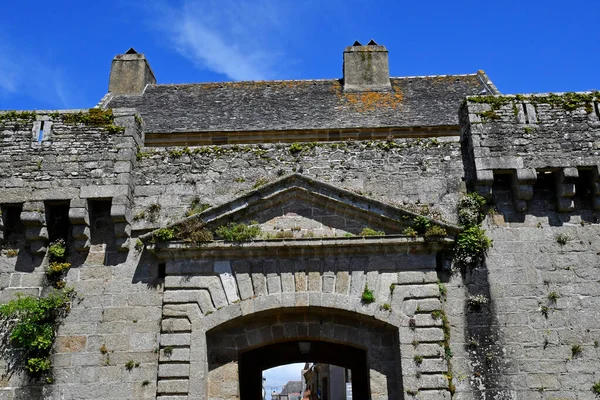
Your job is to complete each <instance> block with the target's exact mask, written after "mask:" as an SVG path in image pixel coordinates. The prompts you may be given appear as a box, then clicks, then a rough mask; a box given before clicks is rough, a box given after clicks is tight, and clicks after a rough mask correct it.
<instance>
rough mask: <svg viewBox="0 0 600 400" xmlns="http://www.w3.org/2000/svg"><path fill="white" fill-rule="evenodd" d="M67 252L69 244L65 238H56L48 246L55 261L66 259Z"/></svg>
mask: <svg viewBox="0 0 600 400" xmlns="http://www.w3.org/2000/svg"><path fill="white" fill-rule="evenodd" d="M66 252H67V246H66V244H65V241H64V240H63V239H58V240H55V241H54V242H52V243H50V246H48V253H49V254H50V258H51V259H52V260H53V261H61V260H64V258H65V256H66Z"/></svg>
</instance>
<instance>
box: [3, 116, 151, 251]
mask: <svg viewBox="0 0 600 400" xmlns="http://www.w3.org/2000/svg"><path fill="white" fill-rule="evenodd" d="M0 140H1V144H0V146H1V149H2V154H3V156H2V158H0V182H1V188H2V194H1V195H0V204H1V205H2V208H3V212H4V213H9V214H11V215H13V214H14V215H13V216H11V217H10V218H8V219H11V220H14V221H20V222H21V223H22V224H23V225H24V226H25V229H24V232H23V233H24V236H25V240H26V242H27V243H28V244H29V249H30V251H31V252H32V253H34V254H43V253H45V251H46V246H47V244H48V241H49V240H50V239H51V238H52V237H53V236H54V238H56V237H57V236H62V235H61V234H59V233H58V232H59V231H61V230H63V229H64V228H61V227H60V226H59V225H61V224H64V223H66V222H67V221H69V223H70V224H71V225H72V238H73V240H74V247H75V248H76V249H78V250H85V249H88V248H89V246H90V209H91V208H93V207H94V204H96V203H98V204H96V208H97V209H98V208H106V207H108V210H109V211H107V213H108V214H110V220H111V221H112V223H113V224H114V233H115V235H116V236H117V237H119V238H120V239H121V240H120V244H119V245H123V246H124V247H123V248H124V249H125V248H126V247H127V246H126V244H127V241H128V237H129V233H130V228H129V223H130V220H131V212H130V208H131V204H132V201H133V197H132V193H133V181H132V175H131V172H132V169H133V164H134V163H135V162H136V148H137V147H139V146H141V145H143V130H142V126H141V119H140V118H139V117H138V116H137V114H136V113H135V111H134V110H128V109H117V110H112V109H90V110H61V111H7V112H2V113H0ZM100 203H102V204H100ZM17 214H19V215H17ZM53 214H54V216H52V215H53ZM4 219H5V220H6V218H4ZM48 219H52V220H56V221H60V222H59V223H58V224H55V225H53V224H52V223H51V222H50V221H48ZM6 225H7V224H4V223H0V235H1V236H0V237H4V236H8V235H9V233H10V232H11V229H12V228H10V226H6ZM8 225H10V224H8Z"/></svg>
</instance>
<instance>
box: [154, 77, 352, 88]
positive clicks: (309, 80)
mask: <svg viewBox="0 0 600 400" xmlns="http://www.w3.org/2000/svg"><path fill="white" fill-rule="evenodd" d="M339 80H341V78H320V79H272V80H264V79H263V80H255V81H219V82H186V83H154V84H148V86H191V85H232V84H250V83H270V82H273V83H284V82H331V81H339Z"/></svg>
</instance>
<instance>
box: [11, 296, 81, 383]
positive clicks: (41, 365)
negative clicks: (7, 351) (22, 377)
mask: <svg viewBox="0 0 600 400" xmlns="http://www.w3.org/2000/svg"><path fill="white" fill-rule="evenodd" d="M74 296H75V292H74V291H73V290H72V289H60V290H54V291H52V292H50V293H49V294H48V295H46V296H45V297H42V298H37V297H32V296H18V297H17V299H14V300H11V301H9V302H8V303H6V304H2V305H0V319H1V320H2V322H3V326H2V331H3V333H4V334H5V335H6V337H7V338H8V339H10V340H11V342H12V344H13V346H15V347H16V348H19V349H20V350H21V351H20V353H19V357H20V358H21V360H20V361H21V365H22V367H23V369H24V370H25V371H26V372H27V373H28V374H29V375H30V376H31V377H32V378H35V379H39V378H44V379H45V381H46V382H48V383H50V382H51V381H52V378H51V376H50V372H51V368H52V363H51V360H50V354H51V350H52V345H53V344H54V340H55V338H56V330H57V328H58V324H59V321H60V319H61V318H63V317H65V316H66V315H67V314H68V313H69V310H70V307H71V300H72V299H73V298H74Z"/></svg>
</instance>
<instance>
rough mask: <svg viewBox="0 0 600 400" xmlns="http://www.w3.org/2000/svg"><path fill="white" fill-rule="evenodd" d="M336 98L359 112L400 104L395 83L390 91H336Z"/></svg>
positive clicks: (398, 91) (398, 92)
mask: <svg viewBox="0 0 600 400" xmlns="http://www.w3.org/2000/svg"><path fill="white" fill-rule="evenodd" d="M336 94H337V95H338V98H339V99H340V100H342V101H343V102H344V103H346V104H348V105H349V106H350V108H352V109H353V110H354V111H357V112H359V113H363V112H369V111H374V110H377V109H381V108H388V109H393V110H395V109H397V108H398V107H399V106H400V105H401V104H402V100H403V97H402V92H401V91H400V88H399V87H398V86H397V85H393V86H392V91H390V92H384V91H372V90H370V91H364V92H350V93H347V92H344V93H342V91H341V90H340V91H336Z"/></svg>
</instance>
